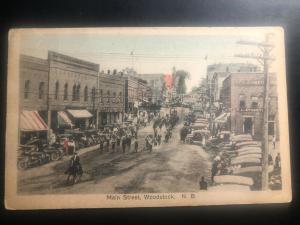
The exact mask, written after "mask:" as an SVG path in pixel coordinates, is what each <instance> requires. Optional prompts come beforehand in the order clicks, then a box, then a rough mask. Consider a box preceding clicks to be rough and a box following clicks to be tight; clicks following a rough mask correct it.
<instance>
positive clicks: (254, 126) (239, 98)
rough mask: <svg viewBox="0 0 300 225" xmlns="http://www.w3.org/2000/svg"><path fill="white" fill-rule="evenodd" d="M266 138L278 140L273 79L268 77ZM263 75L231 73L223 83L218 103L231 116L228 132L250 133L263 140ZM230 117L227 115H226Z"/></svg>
mask: <svg viewBox="0 0 300 225" xmlns="http://www.w3.org/2000/svg"><path fill="white" fill-rule="evenodd" d="M269 79H270V82H269V84H270V87H269V98H270V102H269V135H274V134H275V135H276V136H277V137H278V136H279V135H278V134H279V133H278V132H279V129H278V128H277V126H278V114H277V111H278V102H277V101H278V98H277V83H276V75H275V74H270V77H269ZM263 91H264V75H263V73H231V74H230V75H229V76H228V77H227V78H226V79H225V80H224V81H223V89H222V91H221V101H222V102H223V104H224V106H225V109H226V110H227V112H228V113H227V115H230V118H229V121H230V129H231V131H232V132H235V133H250V134H252V135H253V136H254V138H256V139H260V138H261V137H262V124H263V123H262V122H263ZM229 113H230V114H229Z"/></svg>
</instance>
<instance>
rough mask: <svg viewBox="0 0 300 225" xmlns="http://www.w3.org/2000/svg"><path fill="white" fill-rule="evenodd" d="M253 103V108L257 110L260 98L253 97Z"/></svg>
mask: <svg viewBox="0 0 300 225" xmlns="http://www.w3.org/2000/svg"><path fill="white" fill-rule="evenodd" d="M251 101H252V103H251V108H252V109H257V108H258V97H255V96H252V97H251Z"/></svg>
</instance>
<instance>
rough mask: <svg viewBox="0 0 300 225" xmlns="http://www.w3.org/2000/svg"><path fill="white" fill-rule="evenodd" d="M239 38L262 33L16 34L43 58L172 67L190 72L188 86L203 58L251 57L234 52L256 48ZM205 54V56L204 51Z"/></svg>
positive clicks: (141, 69)
mask: <svg viewBox="0 0 300 225" xmlns="http://www.w3.org/2000/svg"><path fill="white" fill-rule="evenodd" d="M238 40H251V41H263V40H264V35H263V34H262V33H260V34H257V33H253V35H249V34H248V35H242V34H241V33H238V34H235V33H232V34H226V35H207V34H206V35H189V34H184V33H181V34H178V35H173V34H172V35H169V34H165V33H164V34H161V35H160V34H156V35H136V34H126V35H124V34H122V35H121V34H99V33H96V34H93V33H62V34H53V33H50V34H45V33H39V32H32V33H26V34H24V35H23V36H22V38H21V53H23V54H28V55H31V56H36V57H41V58H44V59H46V58H47V51H48V50H52V51H57V52H59V53H62V54H66V55H70V56H73V57H77V58H80V59H83V60H87V61H91V62H95V63H98V64H100V70H105V71H106V70H107V69H110V70H112V69H117V70H122V69H124V68H126V67H133V68H134V69H135V70H136V71H137V72H138V73H171V71H172V67H173V66H175V67H176V69H178V70H179V69H183V70H186V71H188V72H189V73H190V80H189V81H188V82H187V84H188V89H191V87H192V86H196V85H197V84H198V83H199V81H200V80H201V78H203V77H205V75H206V66H207V64H212V63H233V62H250V63H255V64H257V61H256V60H251V59H243V58H237V57H235V56H234V55H235V54H239V53H258V52H259V51H258V49H257V48H256V47H254V46H244V45H238V44H236V42H237V41H238ZM206 56H207V60H205V57H206Z"/></svg>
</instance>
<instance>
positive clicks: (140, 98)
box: [125, 76, 152, 115]
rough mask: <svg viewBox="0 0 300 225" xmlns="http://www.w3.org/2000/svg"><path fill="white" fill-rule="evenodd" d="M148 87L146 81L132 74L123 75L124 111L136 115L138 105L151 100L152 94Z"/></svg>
mask: <svg viewBox="0 0 300 225" xmlns="http://www.w3.org/2000/svg"><path fill="white" fill-rule="evenodd" d="M149 89H150V88H149V87H148V86H147V81H145V80H143V79H141V78H137V77H133V76H125V112H126V113H130V114H135V115H137V114H138V108H139V105H141V104H142V103H143V102H148V101H149V100H150V101H151V97H152V96H151V95H150V94H151V93H150V90H149Z"/></svg>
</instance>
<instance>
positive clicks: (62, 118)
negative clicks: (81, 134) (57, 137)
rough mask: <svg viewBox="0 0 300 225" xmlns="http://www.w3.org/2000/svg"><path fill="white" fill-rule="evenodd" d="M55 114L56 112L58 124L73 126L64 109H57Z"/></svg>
mask: <svg viewBox="0 0 300 225" xmlns="http://www.w3.org/2000/svg"><path fill="white" fill-rule="evenodd" d="M57 114H58V123H59V124H63V125H68V126H70V127H73V126H74V124H73V123H72V121H71V119H70V118H69V117H68V115H67V113H65V112H64V111H59V112H58V113H57Z"/></svg>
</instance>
